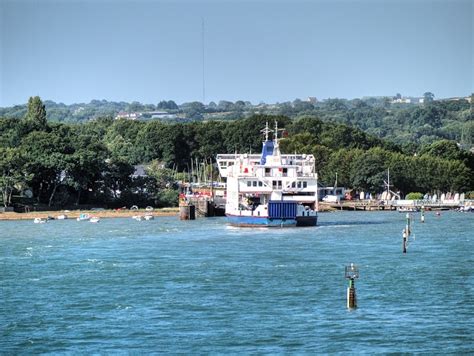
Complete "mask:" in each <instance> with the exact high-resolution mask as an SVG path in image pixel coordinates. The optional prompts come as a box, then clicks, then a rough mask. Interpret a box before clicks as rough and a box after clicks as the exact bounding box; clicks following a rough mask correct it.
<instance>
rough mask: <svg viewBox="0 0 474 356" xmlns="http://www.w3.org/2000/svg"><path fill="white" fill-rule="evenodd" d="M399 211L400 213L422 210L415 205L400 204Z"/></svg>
mask: <svg viewBox="0 0 474 356" xmlns="http://www.w3.org/2000/svg"><path fill="white" fill-rule="evenodd" d="M397 211H398V212H399V213H416V212H418V211H420V209H419V208H417V207H414V206H399V207H398V208H397Z"/></svg>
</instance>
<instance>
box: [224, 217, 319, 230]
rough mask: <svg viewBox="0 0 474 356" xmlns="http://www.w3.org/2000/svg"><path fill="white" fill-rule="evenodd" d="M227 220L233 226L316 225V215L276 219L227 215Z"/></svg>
mask: <svg viewBox="0 0 474 356" xmlns="http://www.w3.org/2000/svg"><path fill="white" fill-rule="evenodd" d="M227 221H228V222H229V223H230V224H231V225H234V226H249V227H251V226H255V227H292V226H316V224H317V217H316V216H313V217H303V218H301V217H299V218H290V219H276V218H268V217H262V216H236V215H227Z"/></svg>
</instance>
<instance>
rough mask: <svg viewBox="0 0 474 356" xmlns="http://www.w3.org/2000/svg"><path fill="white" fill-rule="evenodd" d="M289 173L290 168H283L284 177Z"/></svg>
mask: <svg viewBox="0 0 474 356" xmlns="http://www.w3.org/2000/svg"><path fill="white" fill-rule="evenodd" d="M287 175H288V168H283V177H286V176H287Z"/></svg>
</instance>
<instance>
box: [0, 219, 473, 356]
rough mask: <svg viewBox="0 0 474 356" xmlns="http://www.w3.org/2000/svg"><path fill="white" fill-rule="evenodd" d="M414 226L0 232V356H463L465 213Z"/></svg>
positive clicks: (19, 228)
mask: <svg viewBox="0 0 474 356" xmlns="http://www.w3.org/2000/svg"><path fill="white" fill-rule="evenodd" d="M415 218H416V221H415V225H414V227H413V231H414V235H413V237H414V238H411V239H410V245H409V247H408V253H407V254H406V255H403V254H402V246H401V240H402V238H401V233H402V229H403V228H404V225H405V215H404V214H399V213H396V212H371V213H364V212H338V213H326V214H320V221H319V223H320V226H318V227H314V228H313V227H311V228H300V229H294V228H293V229H291V228H290V229H250V228H232V227H229V226H227V225H226V224H225V221H224V219H222V218H215V219H200V220H196V221H184V222H182V221H179V220H178V218H177V217H163V218H157V219H155V220H154V221H142V222H137V221H135V220H132V219H109V220H106V219H103V220H102V221H101V222H100V223H98V224H91V223H88V222H77V221H72V220H66V221H52V222H50V223H48V224H41V225H39V224H33V222H32V221H15V222H0V293H1V303H0V353H4V354H12V353H14V354H16V353H24V354H31V353H35V354H36V353H92V352H94V353H153V352H156V353H187V354H195V353H198V354H207V353H268V354H274V353H307V354H310V353H311V354H312V353H322V354H328V353H340V354H348V353H368V354H373V353H388V352H395V353H398V352H409V353H412V352H413V353H426V354H435V353H437V354H449V353H452V354H462V353H466V354H467V353H471V354H472V353H473V352H474V340H473V334H474V277H473V276H474V273H473V270H474V257H473V250H474V214H463V213H455V212H443V213H442V215H441V216H440V217H436V216H435V214H434V213H427V215H426V223H425V224H421V223H419V222H418V220H419V214H416V215H415ZM351 262H353V263H356V264H357V265H359V267H360V274H361V276H360V278H359V279H358V280H357V282H356V288H357V295H358V304H359V307H358V308H357V309H355V310H352V311H349V310H348V309H346V299H345V298H346V287H347V281H346V280H345V279H344V266H345V265H346V264H348V263H351Z"/></svg>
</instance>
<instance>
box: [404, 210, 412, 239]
mask: <svg viewBox="0 0 474 356" xmlns="http://www.w3.org/2000/svg"><path fill="white" fill-rule="evenodd" d="M406 217H407V226H406V228H405V231H406V233H407V238H408V237H409V236H410V234H411V227H410V223H411V221H410V213H407V215H406Z"/></svg>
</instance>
